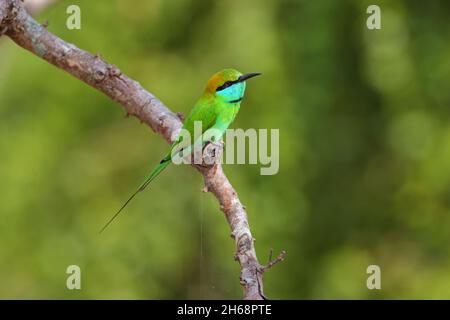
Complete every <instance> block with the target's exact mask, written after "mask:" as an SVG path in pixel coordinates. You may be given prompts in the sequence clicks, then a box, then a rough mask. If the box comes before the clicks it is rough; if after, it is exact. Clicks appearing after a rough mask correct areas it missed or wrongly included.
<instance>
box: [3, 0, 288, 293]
mask: <svg viewBox="0 0 450 320" xmlns="http://www.w3.org/2000/svg"><path fill="white" fill-rule="evenodd" d="M1 30H4V32H5V34H6V35H7V36H9V37H10V38H11V39H12V40H13V41H14V42H15V43H17V44H18V45H19V46H21V47H23V48H25V49H27V50H29V51H31V52H32V53H34V54H35V55H37V56H39V57H40V58H42V59H45V60H46V61H48V62H49V63H51V64H53V65H55V66H56V67H58V68H60V69H63V70H65V71H67V72H68V73H70V74H71V75H73V76H75V77H76V78H78V79H79V80H81V81H83V82H85V83H87V84H88V85H90V86H92V87H93V88H95V89H97V90H99V91H101V92H103V93H104V94H105V95H107V96H108V97H110V98H111V99H112V100H114V101H116V102H118V103H119V104H121V105H122V106H123V107H124V108H125V110H126V112H127V113H128V114H130V115H133V116H135V117H137V118H138V119H140V120H141V121H142V122H145V123H146V124H148V125H149V126H150V127H151V128H152V129H153V131H155V132H156V133H159V134H160V135H161V136H162V137H163V138H164V139H165V140H166V141H167V142H169V143H170V142H172V140H173V139H174V138H175V136H176V135H177V133H178V132H179V130H180V128H181V126H182V122H181V120H180V117H179V116H178V115H177V114H175V113H173V112H172V111H170V110H169V109H168V108H167V107H166V106H165V105H164V104H163V103H162V102H161V101H160V100H158V99H157V98H156V97H155V96H154V95H153V94H151V93H150V92H148V91H146V90H145V89H144V88H142V86H141V85H140V84H139V83H138V82H136V81H134V80H132V79H130V78H128V77H127V76H126V75H124V74H122V72H121V71H120V70H119V69H118V68H117V67H116V66H114V65H112V64H109V63H107V62H106V61H104V60H103V59H102V58H101V57H100V56H99V55H98V54H97V55H93V54H90V53H88V52H86V51H83V50H81V49H79V48H77V47H76V46H75V45H73V44H70V43H67V42H65V41H64V40H62V39H60V38H58V37H57V36H55V35H53V34H52V33H50V32H48V31H47V29H46V28H45V27H44V26H42V25H40V24H39V23H38V22H36V21H35V20H34V19H33V18H32V17H31V16H30V15H29V14H28V13H27V11H26V9H25V8H24V6H23V4H22V2H21V1H20V0H0V32H1ZM0 35H1V33H0ZM195 167H196V168H197V170H199V171H200V172H201V173H202V175H203V177H204V180H205V191H209V192H211V193H213V194H214V195H215V197H216V198H217V200H218V201H219V203H220V208H221V210H222V211H223V212H224V214H225V216H226V218H227V221H228V224H229V226H230V228H231V231H232V232H231V234H232V237H233V238H234V240H235V242H236V247H237V250H236V254H235V259H236V260H237V261H238V262H239V264H240V267H241V275H240V282H241V284H242V286H243V289H244V299H264V298H265V296H264V293H263V274H264V272H265V271H266V270H268V268H269V267H270V266H271V265H270V266H269V267H268V266H262V265H260V264H259V262H258V259H257V257H256V252H255V247H254V238H253V236H252V234H251V232H250V227H249V224H248V220H247V213H246V211H245V208H244V206H243V205H242V203H241V202H240V200H239V197H238V195H237V193H236V191H235V190H234V188H233V186H232V185H231V183H230V182H229V180H228V178H227V177H226V175H225V173H224V172H223V170H222V166H221V165H220V164H215V165H213V166H206V167H205V166H195ZM283 258H284V253H283V254H282V257H281V258H280V259H279V260H282V259H283Z"/></svg>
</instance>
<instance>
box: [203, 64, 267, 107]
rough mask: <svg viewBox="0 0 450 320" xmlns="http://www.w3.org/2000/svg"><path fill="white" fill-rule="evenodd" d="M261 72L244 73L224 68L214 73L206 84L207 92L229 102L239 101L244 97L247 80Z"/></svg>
mask: <svg viewBox="0 0 450 320" xmlns="http://www.w3.org/2000/svg"><path fill="white" fill-rule="evenodd" d="M260 74H261V73H247V74H242V73H240V72H239V71H237V70H234V69H224V70H222V71H219V72H217V73H216V74H215V75H213V76H212V77H211V78H210V79H209V81H208V85H207V86H206V92H208V93H210V94H213V95H215V96H216V97H219V98H221V99H223V100H224V101H225V102H228V103H239V102H240V101H241V100H242V98H243V97H244V92H245V81H246V80H248V79H250V78H253V77H255V76H259V75H260Z"/></svg>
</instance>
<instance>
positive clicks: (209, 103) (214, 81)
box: [100, 69, 260, 232]
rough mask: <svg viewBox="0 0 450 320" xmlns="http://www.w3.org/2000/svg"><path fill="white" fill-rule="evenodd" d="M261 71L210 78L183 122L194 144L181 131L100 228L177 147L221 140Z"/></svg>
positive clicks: (165, 163)
mask: <svg viewBox="0 0 450 320" xmlns="http://www.w3.org/2000/svg"><path fill="white" fill-rule="evenodd" d="M258 75H260V73H248V74H242V73H240V72H239V71H237V70H234V69H224V70H222V71H219V72H218V73H216V74H214V75H213V76H212V77H211V78H210V79H209V81H208V85H207V86H206V88H205V91H204V92H203V95H202V96H201V97H200V99H199V100H198V101H197V103H196V104H195V106H194V108H193V109H192V111H191V113H190V114H189V116H188V117H187V118H186V120H185V122H184V124H183V128H182V130H183V129H184V132H188V133H189V134H190V137H193V140H192V141H194V142H193V143H192V144H191V142H190V141H191V139H189V144H188V145H186V141H188V140H184V139H183V137H184V135H182V134H180V135H179V136H178V137H177V139H175V142H174V143H173V144H172V146H171V148H170V152H169V153H168V154H167V155H166V156H165V157H164V158H163V159H162V160H161V162H160V163H159V164H158V165H157V166H156V167H155V168H154V169H153V171H152V172H151V173H150V175H149V176H148V177H147V178H146V179H145V181H144V182H143V183H142V184H141V185H140V186H139V188H138V189H137V191H136V192H135V193H133V194H132V195H131V197H130V198H129V199H128V200H127V201H126V202H125V203H124V204H123V206H122V207H121V208H120V209H119V211H117V212H116V214H115V215H114V216H113V217H112V218H111V219H110V220H109V221H108V223H106V225H105V226H104V227H103V228H102V229H101V231H100V232H103V230H105V229H106V227H108V226H109V224H110V223H111V222H112V221H113V220H114V219H115V218H116V217H117V216H118V215H119V213H120V212H121V211H122V210H123V209H124V208H125V207H126V206H127V204H128V203H129V202H130V201H131V200H132V199H133V198H134V197H135V196H136V195H137V194H138V193H139V192H141V191H143V190H144V189H145V188H146V187H147V186H148V185H149V184H150V182H152V181H153V179H155V178H156V177H157V176H158V175H159V174H160V173H161V172H162V171H163V170H164V169H165V168H166V167H167V166H168V165H169V164H170V163H171V162H172V155H173V154H174V150H176V151H175V152H176V153H179V154H181V153H182V154H183V156H186V155H187V154H189V153H191V152H192V151H193V148H194V145H197V144H200V145H201V146H203V145H205V144H206V143H207V142H211V141H220V140H221V138H222V136H223V134H224V133H225V131H226V130H227V129H228V127H229V125H230V124H231V123H232V122H233V120H234V119H235V117H236V114H237V113H238V111H239V108H240V105H241V101H242V98H243V97H244V92H245V81H246V80H248V79H250V78H252V77H255V76H258ZM197 121H200V122H201V124H202V130H203V131H202V132H203V134H201V135H200V136H199V137H195V136H194V134H195V132H194V123H195V122H197ZM206 137H207V138H206ZM183 140H184V141H183ZM183 142H184V145H183Z"/></svg>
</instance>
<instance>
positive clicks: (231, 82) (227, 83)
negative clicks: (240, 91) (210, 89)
mask: <svg viewBox="0 0 450 320" xmlns="http://www.w3.org/2000/svg"><path fill="white" fill-rule="evenodd" d="M238 82H241V77H239V78H238V79H237V80H234V81H225V83H224V84H223V85H221V86H220V87H218V88H217V89H216V92H217V91H221V90H223V89H226V88H228V87H229V86H232V85H233V84H235V83H238Z"/></svg>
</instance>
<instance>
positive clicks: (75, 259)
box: [0, 0, 450, 299]
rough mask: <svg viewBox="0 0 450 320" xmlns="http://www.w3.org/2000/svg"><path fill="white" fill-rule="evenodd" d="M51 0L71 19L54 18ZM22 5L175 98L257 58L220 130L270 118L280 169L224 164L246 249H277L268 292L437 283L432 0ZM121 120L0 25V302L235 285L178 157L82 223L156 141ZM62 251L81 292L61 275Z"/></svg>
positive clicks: (208, 211) (427, 290)
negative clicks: (73, 26)
mask: <svg viewBox="0 0 450 320" xmlns="http://www.w3.org/2000/svg"><path fill="white" fill-rule="evenodd" d="M70 4H77V5H79V6H80V7H81V10H82V13H81V14H82V28H81V30H68V29H67V28H66V27H65V22H66V18H67V17H68V15H67V14H66V8H67V6H68V5H70ZM370 4H378V5H379V6H380V7H381V14H382V29H381V30H374V31H370V30H368V29H367V28H366V19H367V17H368V14H367V13H366V8H367V6H368V5H370ZM36 18H37V19H38V20H39V21H41V22H44V21H45V20H48V21H49V27H48V28H49V30H50V31H51V32H54V33H55V34H57V35H58V36H60V37H62V38H63V39H65V40H67V41H69V42H72V43H74V44H76V45H77V46H79V47H81V48H83V49H86V50H88V51H90V52H93V53H96V52H99V53H101V54H102V56H103V57H104V58H105V59H106V60H107V61H109V62H111V63H114V64H116V65H117V66H119V68H121V70H122V71H123V72H124V73H126V74H127V75H129V76H130V77H132V78H134V79H136V80H137V81H139V82H140V83H141V84H142V85H143V86H144V87H145V88H146V89H148V90H149V91H151V92H152V93H154V94H155V95H157V96H158V97H159V98H160V99H161V100H162V101H163V102H164V103H166V104H167V105H168V106H169V107H170V108H171V109H172V110H174V111H179V112H183V113H188V112H189V110H190V108H191V107H192V106H193V104H194V103H195V101H196V99H197V98H198V97H199V95H200V94H201V92H202V90H203V88H204V86H205V84H206V81H207V79H208V78H209V76H210V75H211V74H212V73H214V72H216V71H218V70H220V69H222V68H224V67H234V68H237V69H239V70H241V71H243V72H255V71H257V72H263V73H264V76H263V77H260V78H257V79H256V80H252V81H251V82H249V85H248V87H247V88H248V89H247V95H246V99H245V101H244V102H243V104H242V108H241V112H240V114H239V116H238V118H237V120H236V122H235V123H234V125H233V127H234V128H244V129H246V128H278V129H280V171H279V173H278V174H277V175H274V176H261V175H260V174H259V169H260V166H259V165H227V166H225V171H226V173H227V174H228V176H229V178H230V180H231V181H232V183H233V185H234V186H235V188H236V189H237V191H238V193H239V195H240V198H241V200H242V202H243V203H244V204H245V205H246V206H247V210H248V214H249V220H250V224H251V227H252V231H253V234H254V236H255V237H256V239H257V241H256V248H257V252H258V255H259V258H260V260H261V262H265V261H266V260H267V258H268V254H269V251H270V249H271V248H273V249H274V250H275V252H278V251H280V250H282V249H285V250H286V251H287V258H286V260H285V261H284V262H283V263H281V264H279V265H277V266H276V267H275V268H274V269H272V270H271V271H270V272H268V273H267V274H266V276H265V292H266V294H267V295H268V296H269V297H270V298H273V299H305V298H306V299H328V298H342V299H350V298H356V299H379V298H398V299H405V298H438V299H444V298H450V210H449V207H450V122H449V120H450V112H449V107H450V90H449V88H448V87H449V80H450V42H449V39H450V25H449V22H448V21H449V18H450V2H448V1H444V0H442V1H438V0H435V1H429V2H425V1H418V0H417V1H410V0H408V1H406V0H403V1H400V0H397V1H360V0H345V1H334V0H320V1H307V0H303V1H300V0H298V1H294V0H264V1H261V0H245V1H237V0H219V1H203V0H176V1H175V0H170V1H169V0H164V1H162V0H146V1H144V0H142V1H137V0H134V1H128V0H114V1H113V0H98V1H87V0H84V1H75V0H70V1H66V0H60V1H57V2H56V3H55V4H53V5H51V6H49V7H48V8H47V9H46V10H45V11H43V12H41V13H40V14H39V15H37V17H36ZM124 115H125V112H124V110H123V109H122V108H121V107H120V106H118V105H117V104H116V103H114V102H112V101H110V100H109V99H108V98H106V97H104V96H103V95H102V94H100V93H99V92H97V91H95V90H94V89H92V88H90V87H88V86H87V85H85V84H83V83H81V82H80V81H78V80H76V79H74V78H72V77H71V76H69V75H68V74H66V73H64V72H63V71H61V70H58V69H56V68H55V67H53V66H51V65H49V64H47V63H46V62H45V61H43V60H41V59H39V58H36V57H34V56H33V55H31V54H30V53H28V52H26V51H25V50H23V49H21V48H20V47H18V46H16V45H15V44H14V43H12V41H11V40H10V39H8V38H6V37H2V38H1V39H0V181H1V183H0V200H1V201H0V284H1V285H0V298H25V299H28V298H43V299H55V298H62V299H75V298H86V299H109V298H112V299H118V298H124V299H133V298H136V299H215V298H225V299H231V298H240V297H241V296H242V292H241V287H240V285H239V278H238V277H239V266H238V264H237V263H236V262H235V261H233V254H234V250H235V247H234V243H233V241H232V240H231V239H230V236H229V233H230V231H229V229H228V225H227V224H226V222H225V219H224V217H223V214H222V213H221V212H220V210H219V206H218V204H217V203H216V200H215V198H214V197H213V196H212V195H211V194H204V193H202V192H201V189H202V187H203V185H202V179H201V176H200V175H199V174H198V173H197V172H195V171H194V170H192V169H191V168H189V167H187V166H173V167H171V168H170V169H168V170H167V171H166V172H165V173H164V174H163V175H161V176H160V177H159V178H158V180H157V181H155V183H154V186H153V187H152V188H151V189H149V190H146V192H145V193H144V194H142V195H141V196H140V197H139V198H137V199H136V200H135V201H134V202H133V203H132V204H131V205H130V206H129V207H128V209H127V211H126V212H125V214H123V216H121V217H120V218H119V219H118V220H117V221H116V222H115V223H114V224H113V225H111V227H110V228H109V229H108V230H107V231H106V232H105V233H104V234H102V235H101V236H100V235H99V234H98V230H99V229H100V227H101V226H102V225H103V224H104V223H105V221H106V220H107V219H108V218H109V217H110V216H111V214H113V213H114V212H115V210H117V208H118V207H119V206H120V205H121V204H122V202H123V201H124V200H125V199H126V198H127V197H128V195H129V194H130V192H131V191H133V190H134V189H135V188H136V186H137V184H139V183H140V182H141V181H142V178H143V177H144V176H145V175H146V174H147V173H148V172H149V170H150V169H151V168H152V166H153V165H154V164H155V163H157V162H158V161H159V160H160V157H161V156H162V155H163V154H164V153H165V152H166V150H167V145H166V144H165V142H164V141H163V140H162V139H161V138H160V137H159V136H157V135H155V134H154V133H152V132H151V130H150V129H149V128H148V127H146V126H145V125H142V124H140V123H139V121H137V120H136V119H134V118H124ZM71 264H76V265H79V266H80V267H81V271H82V290H73V291H69V290H67V289H66V278H67V276H68V275H67V274H66V268H67V266H69V265H71ZM371 264H376V265H379V266H380V267H381V276H382V280H381V286H382V289H381V290H373V291H370V290H368V289H367V287H366V279H367V277H368V275H367V274H366V268H367V266H369V265H371Z"/></svg>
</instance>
